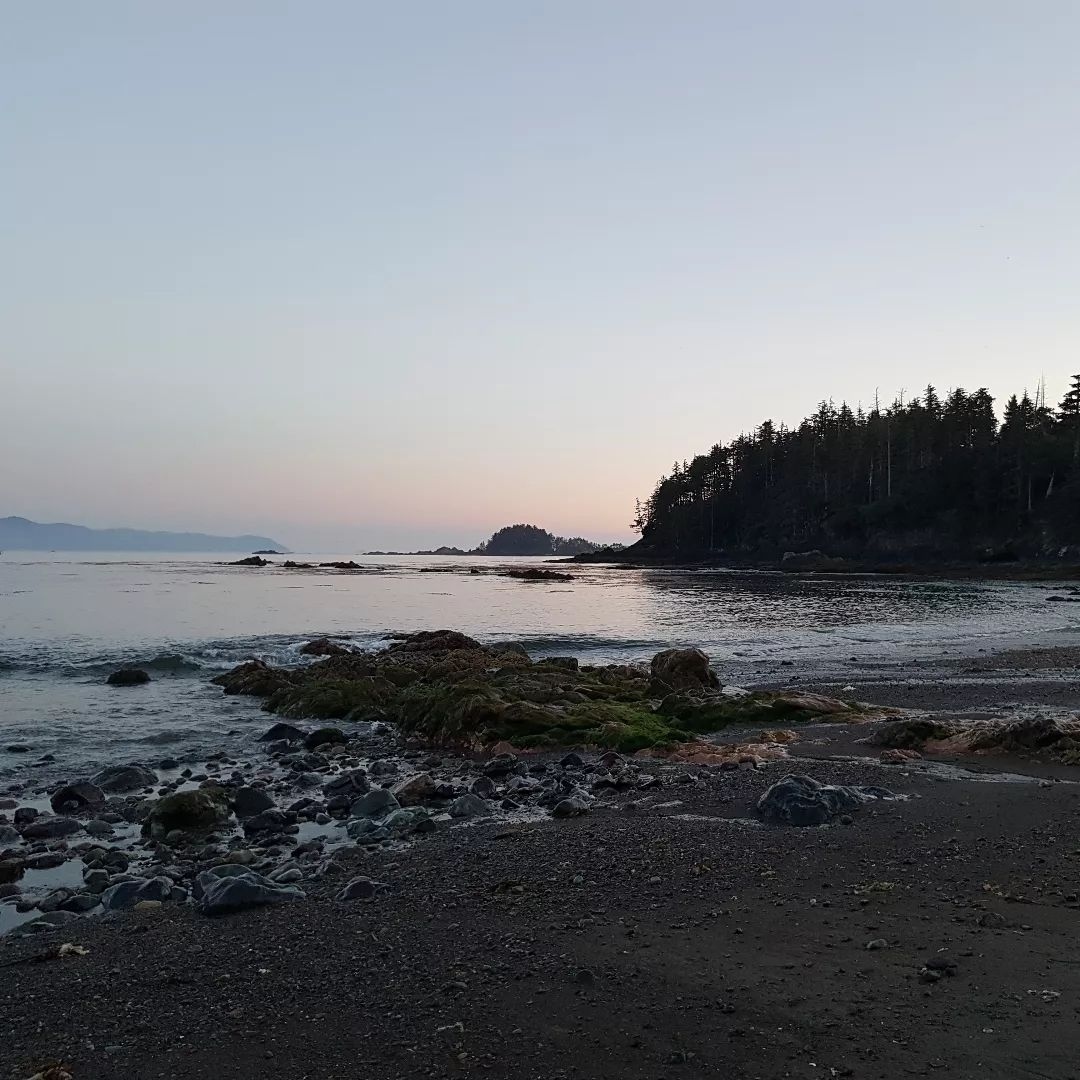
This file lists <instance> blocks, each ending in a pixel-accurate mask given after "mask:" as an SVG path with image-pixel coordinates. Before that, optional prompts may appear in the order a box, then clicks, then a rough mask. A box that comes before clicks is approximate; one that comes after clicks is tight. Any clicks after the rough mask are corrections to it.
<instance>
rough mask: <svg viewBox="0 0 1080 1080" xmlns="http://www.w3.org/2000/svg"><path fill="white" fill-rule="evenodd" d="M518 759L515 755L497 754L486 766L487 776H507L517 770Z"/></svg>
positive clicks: (485, 772)
mask: <svg viewBox="0 0 1080 1080" xmlns="http://www.w3.org/2000/svg"><path fill="white" fill-rule="evenodd" d="M517 763H518V759H517V757H516V756H515V755H514V754H496V755H495V756H494V757H493V758H492V759H491V760H490V761H488V762H487V763H486V764H485V765H484V775H485V776H506V775H507V774H508V773H511V772H513V771H514V769H516V768H517Z"/></svg>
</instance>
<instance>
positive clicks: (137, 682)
mask: <svg viewBox="0 0 1080 1080" xmlns="http://www.w3.org/2000/svg"><path fill="white" fill-rule="evenodd" d="M105 681H106V682H107V683H108V684H109V686H142V685H143V684H144V683H148V682H150V681H151V680H150V676H149V675H148V674H147V673H146V672H145V671H143V670H142V669H140V668H121V670H120V671H114V672H113V673H112V674H111V675H110V676H109V677H108V678H107V679H106V680H105Z"/></svg>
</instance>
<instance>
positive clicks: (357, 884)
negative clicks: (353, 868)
mask: <svg viewBox="0 0 1080 1080" xmlns="http://www.w3.org/2000/svg"><path fill="white" fill-rule="evenodd" d="M388 888H390V886H389V885H387V884H386V883H385V882H382V881H372V880H371V878H366V877H358V878H353V880H352V881H350V882H349V884H348V885H346V886H345V888H343V889H342V890H341V892H339V893H338V894H337V896H335V897H334V899H335V900H340V901H342V902H348V901H350V900H372V899H374V898H375V897H376V896H377V895H378V894H379V893H381V892H385V891H386V890H387V889H388Z"/></svg>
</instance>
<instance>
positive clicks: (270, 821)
mask: <svg viewBox="0 0 1080 1080" xmlns="http://www.w3.org/2000/svg"><path fill="white" fill-rule="evenodd" d="M291 823H292V822H291V820H290V818H289V815H288V814H286V813H285V811H284V810H263V811H262V813H260V814H255V815H254V816H253V817H249V818H248V819H247V821H245V822H244V833H245V835H247V836H253V835H254V834H255V833H260V832H275V833H280V832H284V831H285V829H286V828H288V826H289V825H290V824H291Z"/></svg>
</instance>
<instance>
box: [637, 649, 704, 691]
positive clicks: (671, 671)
mask: <svg viewBox="0 0 1080 1080" xmlns="http://www.w3.org/2000/svg"><path fill="white" fill-rule="evenodd" d="M650 673H651V676H652V678H651V683H652V690H653V692H654V693H657V692H659V693H664V694H670V693H671V692H672V691H675V690H719V689H720V679H719V678H718V677H717V675H716V673H715V672H714V671H713V669H712V665H711V664H710V663H709V658H708V657H707V656H706V655H705V654H704V653H703V652H702V651H701V650H700V649H665V650H664V651H663V652H658V653H657V654H656V655H655V656H654V657H653V658H652V665H651V666H650Z"/></svg>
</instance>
